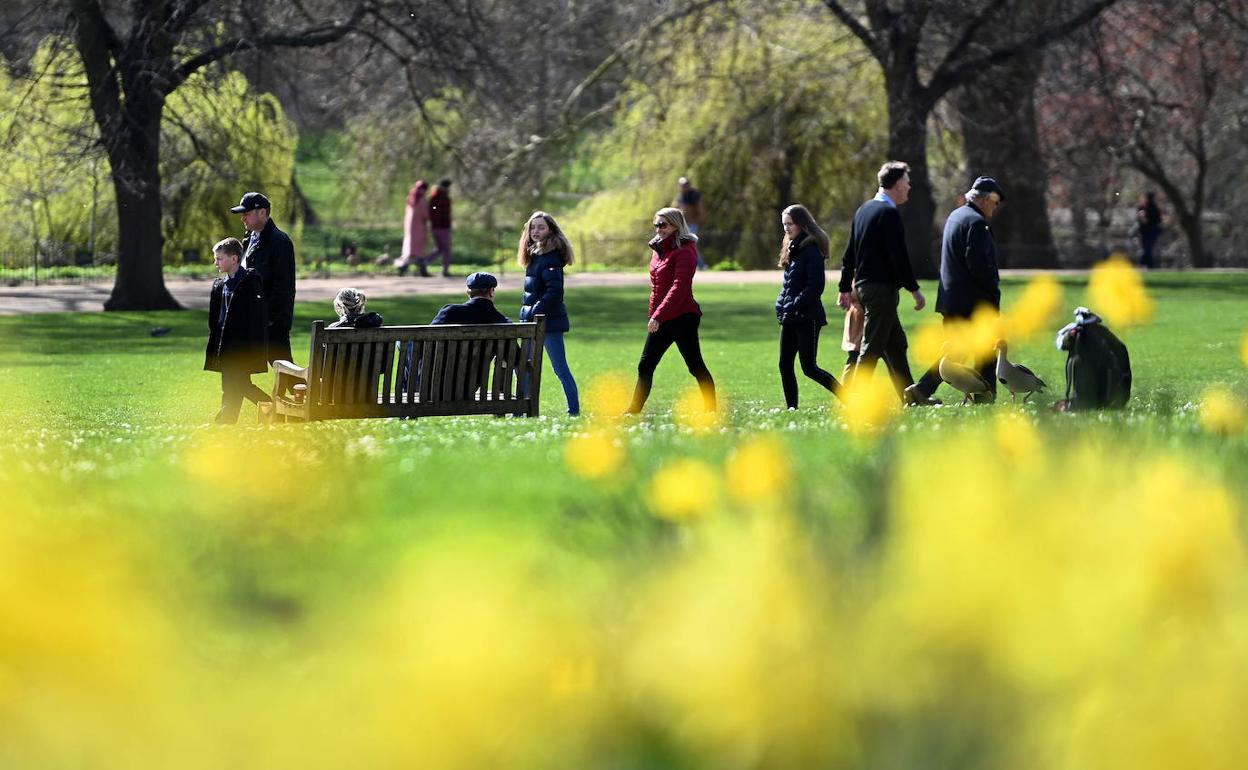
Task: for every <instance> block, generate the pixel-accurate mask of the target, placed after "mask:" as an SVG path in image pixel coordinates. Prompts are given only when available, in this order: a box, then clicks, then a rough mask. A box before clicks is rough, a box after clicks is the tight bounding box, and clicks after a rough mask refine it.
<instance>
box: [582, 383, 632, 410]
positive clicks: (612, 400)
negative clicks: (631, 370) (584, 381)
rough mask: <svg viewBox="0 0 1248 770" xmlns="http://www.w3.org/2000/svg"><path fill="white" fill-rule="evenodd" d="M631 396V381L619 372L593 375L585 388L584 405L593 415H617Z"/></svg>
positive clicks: (626, 405)
mask: <svg viewBox="0 0 1248 770" xmlns="http://www.w3.org/2000/svg"><path fill="white" fill-rule="evenodd" d="M632 398H633V382H632V380H631V379H629V377H628V376H627V375H625V374H623V373H621V372H607V373H606V374H603V375H600V376H598V377H595V378H594V379H593V380H592V381H591V382H590V383H589V387H588V388H586V389H585V406H586V407H587V411H588V412H589V413H590V414H591V415H593V416H595V417H618V416H619V415H621V414H623V413H624V410H625V409H627V408H628V405H629V402H631V401H632Z"/></svg>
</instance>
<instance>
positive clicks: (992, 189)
mask: <svg viewBox="0 0 1248 770" xmlns="http://www.w3.org/2000/svg"><path fill="white" fill-rule="evenodd" d="M971 189H972V190H979V191H980V192H982V193H985V194H987V193H996V194H997V195H998V196H999V197H1000V198H1001V200H1005V190H1002V189H1001V185H999V184H997V180H995V179H993V178H992V177H990V176H981V177H979V178H978V179H976V180H975V183H974V184H972V185H971Z"/></svg>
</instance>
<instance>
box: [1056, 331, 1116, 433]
mask: <svg viewBox="0 0 1248 770" xmlns="http://www.w3.org/2000/svg"><path fill="white" fill-rule="evenodd" d="M1075 317H1076V319H1077V320H1076V321H1075V323H1073V324H1070V325H1069V326H1067V327H1065V328H1063V329H1062V330H1061V331H1060V332H1058V335H1057V346H1058V348H1059V349H1061V350H1065V351H1067V355H1066V401H1065V405H1064V409H1065V410H1068V411H1082V410H1086V409H1121V408H1123V407H1124V406H1126V404H1127V401H1128V400H1129V399H1130V398H1131V358H1130V356H1129V355H1128V354H1127V346H1126V345H1124V344H1122V340H1120V339H1118V337H1117V336H1115V335H1114V333H1113V332H1111V331H1110V330H1109V329H1107V328H1105V324H1104V323H1102V322H1101V319H1100V318H1099V317H1098V316H1096V315H1095V314H1093V313H1092V312H1090V311H1088V310H1087V309H1086V308H1079V309H1078V310H1076V311H1075Z"/></svg>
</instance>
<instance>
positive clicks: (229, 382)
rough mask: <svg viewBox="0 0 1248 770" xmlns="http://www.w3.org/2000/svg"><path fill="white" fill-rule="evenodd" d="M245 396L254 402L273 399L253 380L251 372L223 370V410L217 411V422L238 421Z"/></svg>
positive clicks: (232, 422) (231, 422) (229, 422)
mask: <svg viewBox="0 0 1248 770" xmlns="http://www.w3.org/2000/svg"><path fill="white" fill-rule="evenodd" d="M244 398H245V399H247V400H248V401H250V402H251V403H253V404H259V403H260V402H262V401H272V400H273V399H272V397H270V396H269V394H268V393H265V392H264V391H263V390H261V389H260V388H258V387H256V385H255V383H253V382H252V381H251V373H250V372H244V371H241V370H226V371H224V372H221V410H220V411H219V412H217V422H218V423H222V424H230V425H232V424H234V423H236V422H238V412H239V410H240V409H242V407H243V399H244Z"/></svg>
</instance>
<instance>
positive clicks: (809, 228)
mask: <svg viewBox="0 0 1248 770" xmlns="http://www.w3.org/2000/svg"><path fill="white" fill-rule="evenodd" d="M786 214H787V215H788V217H789V219H792V220H793V224H795V225H797V226H798V227H800V228H802V234H803V235H806V236H809V237H810V238H811V239H812V240H814V242H815V245H817V246H818V247H819V255H820V256H821V257H823V258H824V259H827V258H828V234H827V233H826V232H824V230H823V228H822V227H820V226H819V223H818V222H816V221H815V218H814V216H812V215H811V213H810V210H809V209H807V208H806V207H805V206H803V205H802V204H800V203H794V204H793V205H792V206H789V207H788V208H786V209H785V210H784V211H783V212H781V214H780V216H782V217H783V216H785V215H786ZM790 242H791V241H790V239H789V234H788V233H785V234H784V242H783V243H781V244H780V267H788V266H789V243H790Z"/></svg>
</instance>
